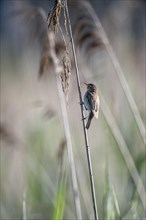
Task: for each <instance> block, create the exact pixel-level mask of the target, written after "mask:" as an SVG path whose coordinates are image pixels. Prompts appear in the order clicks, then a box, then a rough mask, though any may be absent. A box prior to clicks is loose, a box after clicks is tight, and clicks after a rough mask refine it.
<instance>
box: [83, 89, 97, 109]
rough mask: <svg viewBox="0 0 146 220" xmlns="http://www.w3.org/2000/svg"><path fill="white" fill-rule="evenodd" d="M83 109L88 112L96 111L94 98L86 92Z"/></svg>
mask: <svg viewBox="0 0 146 220" xmlns="http://www.w3.org/2000/svg"><path fill="white" fill-rule="evenodd" d="M84 103H85V107H86V109H88V110H89V111H91V110H95V111H96V109H98V106H97V102H96V98H94V95H93V94H92V93H90V92H87V93H86V94H85V99H84Z"/></svg>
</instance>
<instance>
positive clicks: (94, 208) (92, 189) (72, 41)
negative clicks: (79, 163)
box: [65, 0, 98, 220]
mask: <svg viewBox="0 0 146 220" xmlns="http://www.w3.org/2000/svg"><path fill="white" fill-rule="evenodd" d="M65 10H66V17H67V20H68V26H69V35H70V38H71V45H72V51H73V58H74V64H75V72H76V80H77V86H78V92H79V100H80V106H81V115H82V122H83V130H84V139H85V145H86V153H87V162H88V169H89V176H90V186H91V193H92V202H93V210H94V217H95V219H96V220H98V212H97V203H96V195H95V187H94V178H93V171H92V163H91V155H90V145H89V140H88V135H87V130H86V127H85V120H84V118H85V114H84V108H83V100H82V94H81V88H80V77H79V70H78V65H77V59H76V52H75V46H74V40H73V34H72V28H71V22H70V16H69V11H68V5H67V0H65Z"/></svg>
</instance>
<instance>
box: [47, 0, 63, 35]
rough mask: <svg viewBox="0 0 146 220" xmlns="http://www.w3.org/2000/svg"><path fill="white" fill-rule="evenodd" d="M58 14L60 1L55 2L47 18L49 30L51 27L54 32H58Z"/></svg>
mask: <svg viewBox="0 0 146 220" xmlns="http://www.w3.org/2000/svg"><path fill="white" fill-rule="evenodd" d="M60 13H61V0H55V5H54V7H53V8H52V10H51V12H50V13H49V14H48V18H47V22H48V29H49V30H50V29H51V26H53V30H54V31H55V32H56V31H57V30H58V24H59V18H60Z"/></svg>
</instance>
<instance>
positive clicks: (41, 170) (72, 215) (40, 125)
mask: <svg viewBox="0 0 146 220" xmlns="http://www.w3.org/2000/svg"><path fill="white" fill-rule="evenodd" d="M56 2H58V4H59V6H58V9H57V12H56V13H60V10H63V8H60V1H56ZM126 2H127V3H126ZM126 2H123V3H114V2H113V3H112V4H111V6H110V7H109V8H107V11H106V13H105V15H104V19H103V23H104V27H105V32H106V28H107V30H108V31H109V23H108V21H109V18H110V19H111V20H110V21H111V22H113V21H112V15H110V13H111V11H112V12H115V11H119V13H120V11H124V10H125V8H128V9H129V14H128V16H129V17H128V18H127V19H129V20H128V21H129V23H130V16H132V15H133V14H132V12H133V11H132V10H134V9H133V6H132V5H131V3H130V1H126ZM70 3H71V4H69V13H70V15H71V24H72V27H73V34H74V42H75V46H76V55H77V64H78V67H79V73H80V77H81V89H82V92H83V93H84V91H85V88H84V86H82V82H93V83H96V84H97V86H98V87H99V90H100V99H101V103H102V104H101V109H100V114H99V120H98V121H97V122H96V121H93V123H92V126H91V129H90V131H89V141H90V144H91V157H92V163H93V164H92V165H93V173H94V180H95V190H96V197H97V205H98V212H99V219H116V220H117V219H144V217H145V210H144V207H143V206H145V204H143V203H142V201H143V200H142V201H141V199H140V195H141V193H142V192H143V191H141V190H140V189H141V188H138V187H139V185H138V182H135V181H134V178H133V175H132V173H133V171H134V169H136V172H137V174H136V175H138V178H139V181H140V187H141V186H142V185H143V187H144V189H143V190H145V188H146V187H145V186H146V182H145V167H146V161H145V145H144V143H143V139H142V137H141V136H140V134H139V131H138V129H137V122H136V120H135V119H134V117H133V114H132V112H131V110H130V108H129V101H127V98H126V96H125V91H123V88H122V87H121V85H120V82H119V79H118V77H117V76H116V73H115V70H114V68H113V64H112V63H111V61H110V58H109V54H108V53H107V52H106V48H105V46H106V45H105V43H106V42H105V41H104V40H105V39H103V36H101V35H100V30H101V29H100V28H98V27H97V26H96V22H94V19H93V17H92V16H91V14H90V13H87V11H88V10H87V11H86V10H83V8H82V6H83V3H81V5H80V4H78V7H77V2H76V1H74V2H70ZM121 4H122V10H121ZM55 5H56V4H55ZM86 7H87V9H89V11H90V6H89V7H88V6H87V5H86V4H85V8H86ZM134 7H135V10H136V8H139V7H142V3H136V4H135V5H134ZM81 9H82V10H81ZM128 9H127V11H128ZM46 11H47V12H48V11H50V9H49V8H47V10H46ZM85 11H86V13H85ZM10 14H11V16H12V17H11V18H12V20H9V19H8V20H9V21H7V22H8V23H9V25H10V24H12V25H14V27H15V28H14V30H15V33H14V31H13V34H12V36H13V38H12V42H9V44H12V47H11V48H9V47H8V46H9V44H7V43H6V42H5V40H3V39H2V43H3V44H2V48H1V120H0V135H1V136H0V138H1V192H2V196H1V219H54V220H55V219H76V211H75V206H74V199H73V193H72V185H71V181H70V170H69V169H68V167H69V164H68V156H67V153H66V141H65V139H64V137H65V134H64V131H63V124H62V117H61V110H60V106H59V100H58V94H57V87H56V78H55V74H54V69H53V63H52V58H51V56H49V57H48V54H50V48H49V42H48V38H47V37H46V33H47V32H46V30H47V28H48V26H47V25H48V24H47V16H46V14H45V12H44V11H43V10H42V9H40V8H33V7H32V6H31V5H30V4H29V2H28V3H25V7H24V5H21V4H20V8H17V10H14V11H12V12H11V13H10ZM111 14H112V13H111ZM121 14H122V12H121ZM121 14H119V17H120V16H122V15H121ZM92 15H93V14H92ZM114 16H117V18H118V15H117V14H116V12H115V14H114ZM63 17H64V16H62V14H61V17H60V21H59V20H57V19H58V17H57V18H56V20H55V18H54V20H53V22H55V23H54V26H55V31H56V34H55V35H56V42H55V53H56V55H57V57H58V59H59V60H62V59H63V57H64V61H65V59H66V61H65V62H64V68H66V71H69V72H70V71H71V72H72V74H70V75H69V77H70V78H69V79H67V80H69V81H68V82H69V87H68V88H67V86H65V84H62V88H63V86H65V87H64V88H67V90H66V91H65V90H64V92H66V100H67V102H68V109H69V110H68V112H69V114H68V116H69V123H70V124H69V125H70V130H71V135H72V140H73V142H72V144H73V154H74V159H75V167H76V172H77V183H78V187H79V198H80V203H81V210H82V219H94V215H93V207H92V198H91V192H90V182H89V177H88V167H87V162H86V155H85V149H84V137H83V134H82V126H81V124H82V121H81V115H80V110H79V99H78V93H77V84H76V79H75V66H74V64H73V59H72V55H70V54H71V45H70V41H69V40H68V38H67V36H68V33H67V31H66V27H65V24H64V23H63V22H64V19H63ZM20 18H21V19H20ZM26 18H27V21H26V20H25V19H26ZM13 19H14V20H13ZM17 19H18V20H19V19H20V20H21V22H18V20H17ZM65 19H66V18H65ZM114 19H115V18H114ZM120 19H121V20H120ZM16 21H17V22H16ZM15 22H16V23H15ZM59 22H60V24H59ZM16 24H17V25H16ZM22 24H23V25H22ZM106 24H107V25H106ZM63 25H64V26H63ZM116 25H123V24H122V17H120V18H119V20H118V21H117V23H115V26H116ZM129 25H130V24H129ZM60 26H61V27H62V32H61V31H60ZM115 26H113V27H112V26H111V28H110V31H109V32H108V34H109V33H111V35H112V34H113V32H115V29H114V27H115ZM32 27H33V28H32ZM40 27H41V29H40ZM21 29H23V31H22V30H21ZM119 29H120V27H119ZM17 30H18V32H17ZM57 30H58V32H57ZM128 31H129V26H127V27H125V32H126V33H127V35H126V34H124V33H122V32H121V31H120V30H118V31H117V33H116V32H115V34H114V40H115V39H116V40H115V41H114V40H112V39H110V36H111V35H110V34H109V39H110V45H112V46H113V49H114V50H115V51H116V52H118V56H119V63H120V64H122V69H123V70H124V75H125V76H126V79H128V80H126V79H125V80H126V85H127V84H129V85H130V87H129V89H130V92H131V93H132V94H134V96H133V97H134V100H135V102H136V107H137V109H138V111H139V112H140V115H141V118H142V120H143V121H144V120H145V118H144V117H145V116H144V115H145V105H144V104H143V103H144V94H143V91H144V88H143V86H141V85H143V84H141V80H142V77H143V76H141V79H139V81H137V78H138V77H137V72H136V71H135V72H133V71H134V68H133V66H134V65H135V64H134V58H133V56H136V55H135V52H133V51H134V50H132V49H131V47H130V46H131V45H130V46H129V47H128V42H130V40H133V38H132V36H130V35H128ZM17 33H19V34H18V35H17ZM62 33H63V35H64V36H62ZM16 35H17V37H16ZM123 35H124V36H123ZM122 37H123V38H122ZM63 38H64V39H63ZM17 39H21V44H23V45H22V46H21V47H19V43H18V42H19V41H17ZM22 39H23V40H22ZM34 39H35V41H34ZM64 40H65V43H64ZM22 42H23V43H22ZM30 42H31V43H30ZM117 42H118V43H117ZM17 44H18V45H17ZM33 44H34V45H33ZM141 44H142V43H141ZM143 44H144V41H143ZM123 45H124V46H123ZM126 45H127V47H128V48H127V47H126ZM122 47H123V50H122V49H121V48H122ZM19 48H21V51H20V49H19ZM128 49H129V51H128ZM130 50H132V52H131V51H130ZM141 50H142V49H141V47H140V48H139V51H137V53H139V54H141V53H142V52H141ZM127 51H128V53H127ZM11 54H12V55H13V56H11ZM120 56H121V57H122V59H120ZM124 56H125V59H124ZM68 58H69V59H70V60H71V61H69V63H67V62H68V61H67V59H68ZM116 59H117V57H116ZM127 60H128V61H129V60H130V63H128V61H127ZM70 62H71V64H72V67H71V70H70ZM141 62H142V61H141ZM62 64H63V63H62ZM68 64H69V66H67V65H68ZM141 65H143V64H140V65H138V63H137V66H139V70H141ZM137 69H138V67H137ZM125 70H127V71H125ZM127 72H128V73H127ZM66 73H67V72H66ZM141 75H142V73H141ZM38 76H41V78H40V77H38ZM62 76H63V75H62ZM65 79H66V77H64V78H63V77H62V78H61V80H62V82H63V83H64V82H65ZM68 82H67V84H66V85H68ZM124 85H125V84H124ZM126 91H127V90H126ZM126 95H127V93H126ZM140 100H142V101H140ZM109 112H110V114H109ZM111 113H112V114H111ZM115 124H116V126H114V125H115ZM117 134H118V135H117ZM119 135H120V136H119ZM121 140H122V141H121ZM123 141H124V143H125V145H124V146H125V147H126V148H125V149H127V150H126V151H125V153H126V154H124V155H125V156H123V153H121V149H123V148H122V147H121V143H123ZM127 152H128V153H127ZM129 161H132V164H133V165H134V166H133V167H134V169H132V170H131V168H132V167H130V169H129ZM130 164H131V162H130ZM127 166H128V168H127ZM130 166H131V165H130ZM129 170H131V171H130V172H129ZM131 172H132V173H131ZM134 176H135V174H134ZM138 178H137V180H138ZM143 193H145V192H143ZM143 196H144V194H143V195H142V198H143Z"/></svg>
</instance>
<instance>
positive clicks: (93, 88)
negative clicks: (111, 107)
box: [84, 83, 97, 92]
mask: <svg viewBox="0 0 146 220" xmlns="http://www.w3.org/2000/svg"><path fill="white" fill-rule="evenodd" d="M84 84H85V85H86V86H87V90H88V91H89V92H96V90H97V88H96V86H95V85H94V84H92V83H84Z"/></svg>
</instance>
